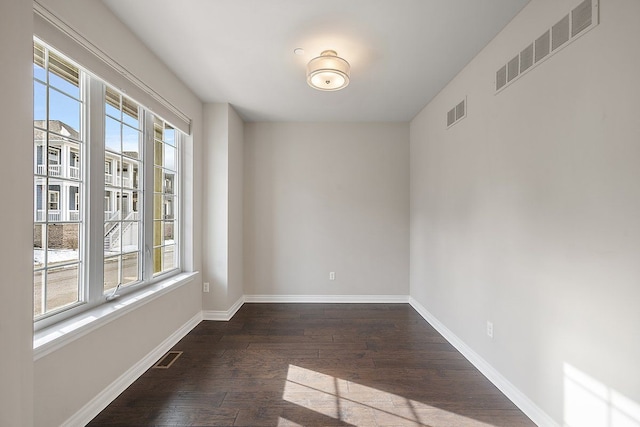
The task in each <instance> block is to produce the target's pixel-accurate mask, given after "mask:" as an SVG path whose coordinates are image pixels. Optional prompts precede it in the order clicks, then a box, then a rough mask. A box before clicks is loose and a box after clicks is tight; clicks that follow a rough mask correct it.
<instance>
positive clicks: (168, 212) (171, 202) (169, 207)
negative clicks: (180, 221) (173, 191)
mask: <svg viewBox="0 0 640 427" xmlns="http://www.w3.org/2000/svg"><path fill="white" fill-rule="evenodd" d="M174 209H175V198H174V197H173V196H163V198H162V217H163V218H164V219H174V218H175V214H174Z"/></svg>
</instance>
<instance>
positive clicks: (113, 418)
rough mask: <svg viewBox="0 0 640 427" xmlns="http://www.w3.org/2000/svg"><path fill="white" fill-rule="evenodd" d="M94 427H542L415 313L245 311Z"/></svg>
mask: <svg viewBox="0 0 640 427" xmlns="http://www.w3.org/2000/svg"><path fill="white" fill-rule="evenodd" d="M173 350H177V351H183V354H182V355H181V356H180V357H179V358H178V359H177V360H176V361H175V362H174V363H173V365H172V366H171V367H170V368H169V369H157V368H156V369H154V368H152V369H149V370H148V371H147V372H146V373H145V374H144V375H142V376H141V377H140V378H139V379H138V380H137V381H136V382H135V383H134V384H132V385H131V386H130V387H129V388H128V389H127V390H125V391H124V392H123V393H122V394H121V395H120V396H119V397H118V398H117V399H116V400H115V401H113V402H112V403H111V404H110V405H109V406H108V407H107V408H106V409H105V410H104V411H102V412H101V413H100V414H99V415H98V416H97V417H96V418H95V419H94V420H93V421H92V422H91V423H90V424H89V425H90V426H149V425H155V426H187V425H189V426H191V425H196V426H252V427H257V426H367V427H369V426H371V427H377V426H379V427H383V426H389V427H391V426H429V427H444V426H446V427H451V426H495V427H502V426H505V427H506V426H509V427H512V426H534V424H533V423H532V422H531V421H530V420H529V419H528V418H527V417H526V416H525V415H524V414H523V413H522V412H520V411H519V410H518V409H517V408H516V407H515V406H514V405H513V403H511V402H510V401H509V400H508V399H507V398H506V397H505V396H504V395H502V394H501V393H500V391H499V390H498V389H497V388H496V387H495V386H493V385H492V384H491V383H490V382H489V381H488V380H487V379H486V378H485V377H484V376H483V375H482V374H480V372H479V371H478V370H476V369H475V368H474V367H473V366H472V365H471V364H470V363H469V362H468V361H467V360H466V359H465V358H464V357H463V356H462V355H461V354H460V353H459V352H457V351H456V350H455V348H453V346H451V345H450V344H449V343H448V342H447V341H446V340H445V339H444V338H442V336H440V335H439V334H438V333H437V332H436V331H435V330H434V329H433V328H432V327H431V326H430V325H429V324H428V323H427V322H425V321H424V320H423V319H422V318H421V317H420V316H419V315H418V314H417V313H416V312H415V311H414V310H413V308H412V307H411V306H409V305H407V304H245V305H244V306H243V307H242V308H241V309H240V310H239V311H238V313H236V315H235V316H234V317H233V319H232V320H231V321H229V322H212V321H204V322H202V323H200V324H199V325H198V326H197V327H196V328H194V329H193V330H192V331H191V332H190V333H189V334H188V335H187V336H186V337H185V338H183V339H182V340H181V341H180V342H179V343H178V344H177V345H176V346H175V347H174V348H173Z"/></svg>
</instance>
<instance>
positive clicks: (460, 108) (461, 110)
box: [447, 98, 467, 129]
mask: <svg viewBox="0 0 640 427" xmlns="http://www.w3.org/2000/svg"><path fill="white" fill-rule="evenodd" d="M466 116H467V99H466V98H465V99H463V100H462V101H460V102H459V103H458V104H457V105H456V106H455V107H453V108H452V109H451V110H449V111H448V112H447V129H448V128H450V127H451V126H453V125H454V124H456V123H458V122H459V121H460V120H462V119H464V118H465V117H466Z"/></svg>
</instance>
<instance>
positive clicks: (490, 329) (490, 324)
mask: <svg viewBox="0 0 640 427" xmlns="http://www.w3.org/2000/svg"><path fill="white" fill-rule="evenodd" d="M487 335H488V336H489V338H493V322H490V321H489V320H487Z"/></svg>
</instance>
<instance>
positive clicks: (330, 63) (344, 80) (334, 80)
mask: <svg viewBox="0 0 640 427" xmlns="http://www.w3.org/2000/svg"><path fill="white" fill-rule="evenodd" d="M350 71H351V66H350V65H349V63H348V62H347V61H345V60H344V59H342V58H340V57H339V56H338V54H337V53H336V51H335V50H325V51H323V52H322V53H321V54H320V56H318V57H316V58H313V59H312V60H311V61H309V63H308V64H307V83H309V86H311V87H312V88H314V89H318V90H324V91H333V90H340V89H344V88H345V87H347V85H348V84H349V73H350Z"/></svg>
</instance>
